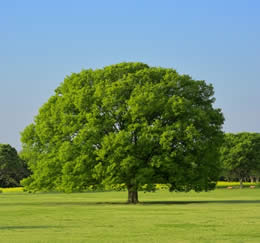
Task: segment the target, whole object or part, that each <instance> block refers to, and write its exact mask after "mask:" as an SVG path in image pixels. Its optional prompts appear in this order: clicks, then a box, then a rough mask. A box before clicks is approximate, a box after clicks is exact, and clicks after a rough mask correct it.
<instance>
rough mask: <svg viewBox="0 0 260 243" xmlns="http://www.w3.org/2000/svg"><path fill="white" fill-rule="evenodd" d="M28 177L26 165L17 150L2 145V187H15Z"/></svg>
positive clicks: (0, 179) (0, 185)
mask: <svg viewBox="0 0 260 243" xmlns="http://www.w3.org/2000/svg"><path fill="white" fill-rule="evenodd" d="M27 175H28V171H27V170H26V165H25V163H24V161H23V160H22V159H20V158H19V156H18V154H17V151H16V149H15V148H13V147H11V146H10V145H9V144H0V187H15V186H19V185H20V180H21V179H22V178H24V177H26V176H27Z"/></svg>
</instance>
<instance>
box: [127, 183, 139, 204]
mask: <svg viewBox="0 0 260 243" xmlns="http://www.w3.org/2000/svg"><path fill="white" fill-rule="evenodd" d="M127 189H128V200H127V202H128V203H134V204H136V203H138V191H137V189H135V188H134V187H130V186H128V187H127Z"/></svg>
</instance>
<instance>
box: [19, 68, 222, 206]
mask: <svg viewBox="0 0 260 243" xmlns="http://www.w3.org/2000/svg"><path fill="white" fill-rule="evenodd" d="M213 94H214V93H213V87H212V85H207V84H206V83H205V82H204V81H194V80H192V79H191V77H189V76H188V75H179V74H178V73H177V72H176V71H175V70H173V69H166V68H156V67H149V66H148V65H146V64H143V63H121V64H117V65H112V66H108V67H105V68H104V69H98V70H91V69H89V70H83V71H81V72H80V73H78V74H75V73H74V74H72V75H71V76H69V77H66V78H65V80H64V82H63V83H62V84H61V85H60V86H59V87H58V88H57V89H56V91H55V94H54V95H53V96H52V97H51V98H50V99H49V100H48V102H47V103H45V104H44V105H43V106H42V107H41V109H40V110H39V114H38V115H37V116H36V117H35V122H34V123H33V124H31V125H29V126H28V127H26V128H25V130H24V131H23V133H22V138H21V140H22V144H23V149H24V150H25V151H27V153H28V154H31V158H33V159H32V160H31V161H30V162H29V167H30V169H31V170H32V172H33V174H32V175H31V176H30V177H29V178H28V179H25V180H24V181H23V183H24V185H25V186H26V188H27V189H28V190H61V191H81V190H85V189H86V188H87V187H89V186H97V185H115V184H122V183H123V184H124V185H125V186H126V187H127V190H128V201H129V202H130V203H136V202H138V190H139V189H140V187H141V186H144V185H145V188H146V190H147V191H151V190H153V189H154V186H155V183H169V184H170V190H172V191H173V190H176V191H189V190H191V189H194V190H196V191H201V190H209V189H212V188H213V187H214V185H215V184H214V182H215V181H216V180H217V178H218V171H219V164H218V148H219V146H220V143H221V140H222V136H223V133H222V131H221V127H222V124H223V115H222V113H221V111H220V109H214V108H213V107H212V104H213V103H214V98H213Z"/></svg>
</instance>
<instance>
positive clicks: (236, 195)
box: [0, 189, 260, 243]
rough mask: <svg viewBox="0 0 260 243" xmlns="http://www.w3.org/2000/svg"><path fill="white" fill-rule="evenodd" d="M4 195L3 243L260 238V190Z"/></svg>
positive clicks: (0, 204) (0, 209) (0, 211)
mask: <svg viewBox="0 0 260 243" xmlns="http://www.w3.org/2000/svg"><path fill="white" fill-rule="evenodd" d="M126 196H127V193H126V192H103V193H74V194H51V193H46V194H27V193H21V192H20V193H14V192H9V193H1V194H0V234H1V242H6V243H8V242H19V243H21V242H26V243H27V242H29V243H30V242H51V243H55V242H87V243H91V242H98V243H102V242H118V243H119V242H120V243H121V242H122V243H123V242H135V243H136V242H140V243H141V242H142V243H143V242H146V241H148V242H149V243H153V242H162V243H165V242H207V243H208V242H235V243H239V242H260V231H259V228H260V189H242V190H239V189H232V190H228V189H217V190H215V191H212V192H207V193H206V192H204V193H195V192H190V193H169V192H166V191H160V192H156V193H143V192H140V194H139V198H140V201H141V202H143V203H140V204H138V205H128V204H125V203H124V202H125V201H126Z"/></svg>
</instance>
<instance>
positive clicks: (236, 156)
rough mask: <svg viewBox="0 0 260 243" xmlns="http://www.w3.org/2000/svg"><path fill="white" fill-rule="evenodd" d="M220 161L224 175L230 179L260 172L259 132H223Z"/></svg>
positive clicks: (241, 178) (242, 177)
mask: <svg viewBox="0 0 260 243" xmlns="http://www.w3.org/2000/svg"><path fill="white" fill-rule="evenodd" d="M221 162H222V165H223V167H224V170H225V172H226V173H225V174H226V177H229V178H231V179H240V180H241V181H242V180H243V179H244V178H248V177H249V176H251V175H252V174H257V172H258V173H259V172H260V134H258V133H246V132H244V133H238V134H231V133H228V134H225V142H224V143H223V146H222V148H221Z"/></svg>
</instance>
